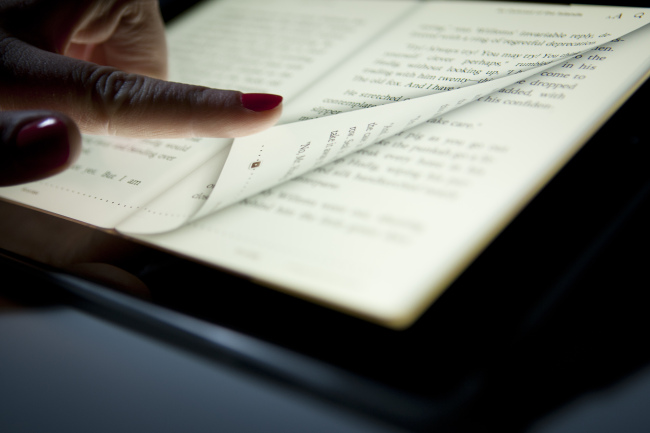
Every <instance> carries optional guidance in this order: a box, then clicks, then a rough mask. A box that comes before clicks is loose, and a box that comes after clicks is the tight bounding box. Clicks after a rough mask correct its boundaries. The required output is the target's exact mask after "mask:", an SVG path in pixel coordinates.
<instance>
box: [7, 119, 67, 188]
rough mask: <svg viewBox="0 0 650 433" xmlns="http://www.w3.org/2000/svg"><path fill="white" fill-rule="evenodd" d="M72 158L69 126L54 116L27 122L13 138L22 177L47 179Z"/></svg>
mask: <svg viewBox="0 0 650 433" xmlns="http://www.w3.org/2000/svg"><path fill="white" fill-rule="evenodd" d="M70 156H71V152H70V138H69V135H68V127H67V126H66V124H65V123H63V121H62V120H59V119H57V118H56V117H46V118H44V119H38V120H35V121H33V122H30V123H27V124H26V125H25V126H23V127H22V128H21V129H20V131H18V134H17V135H16V155H15V157H16V158H17V161H15V162H17V163H18V164H20V165H21V166H22V170H23V171H24V172H23V175H24V176H30V175H31V176H38V177H42V176H47V175H48V174H50V173H53V172H56V171H58V169H60V168H61V167H62V166H65V165H66V164H67V163H68V161H69V159H70Z"/></svg>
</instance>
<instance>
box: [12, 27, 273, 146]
mask: <svg viewBox="0 0 650 433" xmlns="http://www.w3.org/2000/svg"><path fill="white" fill-rule="evenodd" d="M0 50H2V51H3V58H4V62H3V63H2V65H0V76H1V77H2V80H0V94H1V95H2V96H1V99H0V108H2V109H12V110H25V109H35V108H40V109H51V110H56V111H61V112H63V113H66V114H67V115H68V116H70V117H71V118H72V119H74V120H75V122H77V124H78V125H79V127H80V129H81V130H82V131H83V132H86V133H93V134H109V135H124V136H131V137H191V136H203V137H237V136H243V135H249V134H252V133H255V132H258V131H260V130H263V129H266V128H268V127H270V126H271V125H273V124H274V123H275V122H276V121H277V119H278V118H279V116H280V114H281V102H282V97H280V96H278V95H270V94H247V95H243V94H242V93H241V92H238V91H233V90H218V89H210V88H206V87H201V86H193V85H188V84H180V83H173V82H168V81H163V80H158V79H155V78H150V77H146V76H142V75H137V74H130V73H126V72H123V71H120V70H118V69H115V68H112V67H107V66H100V65H97V64H94V63H90V62H85V61H83V60H79V59H73V58H69V57H65V56H62V55H59V54H55V53H51V52H48V51H45V50H41V49H39V48H36V47H34V46H31V45H29V44H27V43H25V42H22V41H20V40H17V39H15V38H11V37H4V38H1V39H0Z"/></svg>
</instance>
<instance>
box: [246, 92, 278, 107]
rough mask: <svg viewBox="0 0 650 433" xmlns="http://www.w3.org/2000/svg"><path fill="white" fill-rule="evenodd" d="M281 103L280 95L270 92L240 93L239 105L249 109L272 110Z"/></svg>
mask: <svg viewBox="0 0 650 433" xmlns="http://www.w3.org/2000/svg"><path fill="white" fill-rule="evenodd" d="M281 103H282V96H280V95H271V94H270V93H242V95H241V105H242V106H243V107H244V108H246V109H248V110H251V111H267V110H272V109H274V108H275V107H277V106H278V105H280V104H281Z"/></svg>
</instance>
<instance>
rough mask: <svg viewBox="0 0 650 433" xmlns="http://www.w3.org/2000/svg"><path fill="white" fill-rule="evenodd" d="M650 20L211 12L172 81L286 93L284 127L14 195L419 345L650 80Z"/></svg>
mask: <svg viewBox="0 0 650 433" xmlns="http://www.w3.org/2000/svg"><path fill="white" fill-rule="evenodd" d="M208 12H209V13H208ZM649 15H650V14H645V13H641V12H638V11H636V10H632V9H626V8H603V7H587V6H584V7H583V6H579V7H575V6H573V7H568V6H553V5H525V4H517V3H492V2H480V3H471V2H467V3H464V2H430V3H415V2H387V1H370V0H367V1H365V0H364V1H355V2H320V1H314V2H291V1H276V2H271V1H268V2H261V1H255V2H237V1H223V2H213V4H212V3H208V4H207V5H206V6H205V7H204V8H202V9H198V10H197V11H196V12H195V13H194V14H190V15H188V16H187V17H186V18H185V19H184V20H181V21H179V22H178V23H177V24H176V25H175V27H172V28H171V29H170V38H169V45H170V50H171V71H172V77H173V79H174V80H176V81H184V82H191V83H193V84H202V85H208V86H213V87H222V88H237V89H241V90H243V91H250V92H270V93H281V94H283V95H285V96H286V98H285V112H284V114H283V117H282V120H281V125H279V126H277V127H274V128H272V129H270V130H268V131H266V132H263V133H261V134H257V135H255V136H251V137H247V138H243V139H237V140H235V142H234V143H233V141H232V140H228V139H208V138H193V139H181V140H159V139H151V140H131V139H127V138H115V137H90V136H87V137H84V151H83V154H82V157H81V158H80V160H79V161H78V163H77V164H76V165H75V166H73V167H72V168H71V169H70V170H68V171H66V172H64V173H62V174H60V175H57V176H55V177H53V178H51V179H47V180H45V181H41V182H35V183H31V184H26V185H21V186H17V187H10V188H3V189H2V190H0V195H1V196H2V197H4V198H7V199H10V200H13V201H16V202H19V203H23V204H27V205H30V206H34V207H37V208H41V209H44V210H47V211H50V212H54V213H58V214H61V215H63V216H67V217H69V218H73V219H78V220H81V221H84V222H87V223H90V224H93V225H96V226H100V227H104V228H114V227H117V228H118V229H119V230H120V231H121V232H123V233H126V234H128V235H129V236H132V237H134V238H137V239H139V240H141V241H143V242H146V243H149V244H151V245H154V246H157V247H161V248H165V249H168V250H171V251H176V252H178V253H179V254H183V255H186V256H190V257H194V258H196V259H198V260H201V261H204V262H207V263H211V264H213V265H216V266H219V267H222V268H225V269H230V270H233V271H236V272H239V273H243V274H244V275H247V276H249V277H251V278H253V279H255V280H258V281H260V282H262V283H263V284H266V285H269V286H273V287H276V288H279V289H280V290H285V291H287V292H290V293H292V294H294V295H297V296H301V297H304V298H307V299H310V300H313V301H317V302H320V303H323V304H326V305H329V306H332V307H334V308H337V309H340V310H343V311H347V312H349V313H351V314H355V315H357V316H360V317H363V318H365V319H368V320H372V321H375V322H377V323H380V324H383V325H386V326H390V327H395V328H400V327H405V326H408V325H409V324H410V323H412V322H413V320H415V319H416V318H417V316H418V314H419V313H421V312H422V311H423V310H424V309H425V308H426V307H427V306H428V305H429V304H430V302H431V301H433V300H434V299H435V298H436V297H437V296H438V295H439V294H440V293H441V292H442V291H443V290H444V289H445V288H446V287H447V286H448V284H449V283H450V282H451V281H453V279H454V278H455V277H456V276H457V275H458V273H459V272H461V271H462V270H463V269H464V267H465V266H466V265H467V264H468V263H470V262H471V260H472V259H473V258H474V257H475V256H476V255H477V254H478V253H479V252H480V251H481V250H482V249H483V248H484V247H485V245H486V244H487V243H488V242H489V241H490V240H491V239H492V238H493V237H494V236H495V235H496V234H497V233H498V232H499V231H500V230H501V229H502V228H503V227H504V225H505V224H507V222H508V221H510V220H511V218H512V217H513V216H514V215H516V213H517V212H518V210H519V209H521V207H522V206H524V204H525V203H526V202H527V201H528V200H529V199H530V198H531V197H532V196H533V195H534V194H535V192H536V191H538V190H539V189H540V188H541V187H542V186H543V184H544V183H545V182H546V181H547V180H548V179H549V178H550V177H551V176H552V175H553V174H554V173H555V172H556V171H557V170H558V169H559V168H560V167H561V166H562V165H563V163H564V162H565V161H566V160H567V159H568V158H569V157H570V156H571V155H572V154H573V153H574V152H575V151H576V150H577V149H578V148H579V147H580V145H581V144H582V143H583V142H584V141H585V140H586V139H587V138H588V137H589V135H590V133H593V131H594V128H596V127H597V125H598V124H599V122H602V121H603V120H604V119H605V118H606V117H607V115H608V114H611V111H612V110H613V109H614V108H613V107H616V106H617V104H618V103H619V102H620V101H621V99H622V98H623V97H624V95H626V94H628V92H629V91H630V90H631V89H633V88H634V86H635V85H636V84H638V83H639V80H641V79H642V77H644V76H645V74H646V72H647V71H648V68H649V67H650V65H648V54H647V53H646V52H647V50H645V48H644V47H647V45H648V42H650V37H649V34H648V33H649V32H648V29H647V27H646V28H643V29H642V30H639V31H636V32H634V33H632V34H629V35H628V33H630V32H631V31H633V30H634V29H636V28H640V27H643V25H645V24H646V23H647V20H648V18H650V16H649ZM488 16H489V17H490V19H489V20H487V19H486V17H488ZM265 17H266V20H264V19H263V18H265ZM269 17H276V18H277V19H276V18H273V19H270V18H269ZM323 17H325V18H323ZM215 20H216V21H215ZM264 22H265V23H266V24H263V23H264ZM486 22H489V23H490V24H489V26H486V25H485V23H486ZM265 26H266V27H265ZM251 28H255V29H256V31H255V32H247V29H251ZM269 34H272V35H274V36H273V37H268V35H269ZM262 41H263V42H264V45H263V46H262V45H260V43H261V42H262ZM288 41H290V42H291V43H288ZM233 44H234V45H233ZM232 46H236V47H238V49H229V48H228V47H232ZM251 56H252V57H251ZM253 60H254V61H253ZM567 119H571V121H570V122H568V121H567ZM215 212H216V213H215ZM158 232H163V233H158Z"/></svg>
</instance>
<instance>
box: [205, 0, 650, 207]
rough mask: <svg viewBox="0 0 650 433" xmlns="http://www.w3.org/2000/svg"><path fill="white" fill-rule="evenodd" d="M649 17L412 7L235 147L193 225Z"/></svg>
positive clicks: (550, 9) (478, 6)
mask: <svg viewBox="0 0 650 433" xmlns="http://www.w3.org/2000/svg"><path fill="white" fill-rule="evenodd" d="M622 11H625V13H624V14H622ZM619 15H621V17H620V18H613V17H618V16H619ZM649 15H650V14H645V13H643V12H638V11H637V13H636V15H635V13H634V10H630V9H624V8H623V9H621V8H615V7H610V8H608V7H582V6H553V5H528V4H517V3H496V2H433V3H426V4H421V5H420V7H419V8H417V9H415V10H414V11H413V12H411V13H410V14H408V15H407V16H405V17H404V18H402V19H401V20H399V21H397V22H396V23H395V25H393V26H392V27H391V28H390V29H389V30H387V31H385V32H382V34H381V35H380V36H379V37H377V38H375V40H374V41H373V42H372V43H371V44H370V45H368V46H366V47H365V48H364V49H363V50H361V51H360V52H359V53H357V54H355V55H354V56H353V57H351V58H350V59H349V60H348V61H347V62H346V63H344V64H342V65H341V66H339V67H338V68H336V69H335V70H334V71H332V73H330V74H329V75H327V76H326V77H324V78H323V79H322V80H320V81H319V82H318V83H317V84H316V85H314V86H311V87H310V88H309V89H308V90H307V91H305V92H302V93H301V94H299V95H298V96H297V98H296V99H295V100H292V101H290V102H289V103H287V104H286V107H285V112H284V114H283V117H282V122H281V123H284V124H283V125H281V126H278V127H275V128H272V129H270V130H268V131H265V132H263V133H260V134H256V135H254V136H251V137H246V138H242V139H237V140H235V143H234V145H233V148H232V150H231V151H230V155H229V156H228V160H227V162H226V164H225V167H224V169H223V172H222V173H221V176H220V177H219V180H218V181H217V182H216V185H215V186H214V188H213V190H212V191H211V195H210V197H209V198H208V200H207V203H206V205H205V206H204V207H203V208H202V209H201V210H200V211H199V212H198V213H197V215H196V216H195V218H200V217H203V216H205V215H208V214H209V213H211V212H214V211H217V210H219V209H222V208H224V207H226V206H228V205H231V204H233V203H236V202H238V201H240V200H242V199H244V198H246V197H249V196H251V195H253V194H256V193H259V192H261V191H263V190H265V189H266V188H269V187H271V186H273V185H277V184H279V183H282V182H284V181H286V180H288V179H291V178H294V177H296V176H299V175H302V174H304V173H307V172H309V171H311V170H314V169H315V168H317V167H320V166H323V165H324V164H327V163H329V162H332V161H335V160H337V159H339V158H341V157H344V156H346V155H349V154H351V153H353V152H355V151H358V150H359V149H362V148H364V147H366V146H368V145H370V144H372V143H375V142H378V141H380V140H382V139H385V138H387V137H390V136H392V135H395V134H397V133H399V132H401V131H404V130H406V129H408V128H411V127H413V126H416V125H418V124H421V123H423V122H425V121H427V120H429V119H431V118H433V117H435V116H440V115H442V114H444V113H446V112H449V111H450V110H453V109H456V108H458V107H460V106H462V105H464V104H467V103H468V102H471V101H475V100H477V99H479V98H480V97H483V96H485V95H487V94H489V93H491V92H494V91H496V90H498V89H501V88H504V87H507V86H510V85H512V84H514V83H515V82H517V81H520V80H523V79H525V78H527V77H528V76H531V75H534V74H536V73H539V72H540V71H542V70H545V69H548V68H549V67H552V66H553V65H556V64H559V63H561V62H563V61H565V60H567V59H568V58H571V57H573V56H575V55H577V54H579V53H581V52H583V51H585V50H589V49H592V48H594V47H597V46H599V45H602V44H605V43H607V42H609V41H611V40H613V39H616V38H618V37H620V36H623V35H625V34H627V33H629V32H630V31H633V30H634V29H637V28H639V27H641V26H643V25H644V24H646V23H648V20H649V19H650V16H649Z"/></svg>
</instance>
